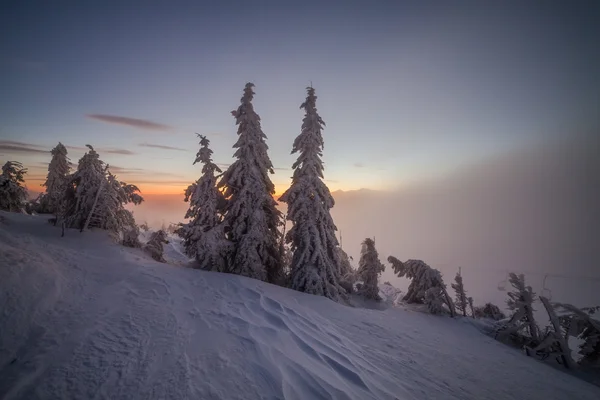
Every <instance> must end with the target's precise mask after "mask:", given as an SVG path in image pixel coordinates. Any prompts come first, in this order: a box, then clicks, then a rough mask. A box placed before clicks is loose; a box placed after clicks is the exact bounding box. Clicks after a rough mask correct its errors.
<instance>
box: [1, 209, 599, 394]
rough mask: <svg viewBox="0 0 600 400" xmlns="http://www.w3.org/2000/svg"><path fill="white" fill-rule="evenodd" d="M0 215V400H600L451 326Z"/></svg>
mask: <svg viewBox="0 0 600 400" xmlns="http://www.w3.org/2000/svg"><path fill="white" fill-rule="evenodd" d="M0 214H1V215H2V216H3V217H5V222H0V310H1V312H0V398H2V399H6V400H8V399H46V398H97V399H131V398H155V399H163V398H177V399H186V398H190V399H191V398H201V399H332V398H335V399H361V400H362V399H418V398H444V399H499V398H503V399H504V398H507V399H508V398H512V399H518V398H528V399H566V398H577V399H584V400H585V399H597V398H598V396H599V395H600V389H599V388H597V387H594V386H592V385H590V384H588V383H586V382H583V381H579V380H577V379H576V378H574V377H572V376H569V375H567V374H564V373H562V372H559V371H556V370H554V369H552V368H549V367H547V366H545V365H543V364H540V363H538V362H536V361H534V360H532V359H530V358H527V357H524V356H523V355H522V354H520V353H519V352H518V351H514V350H512V349H510V348H508V347H506V346H504V345H502V344H500V343H497V342H495V341H493V340H492V339H490V338H488V337H486V336H484V335H481V334H480V333H479V332H477V330H476V329H474V328H473V327H472V326H470V325H468V324H461V323H457V321H455V320H452V319H449V318H442V317H435V316H431V315H426V314H421V313H414V312H412V313H411V312H405V311H402V310H399V309H396V308H390V309H387V310H384V311H378V310H366V309H354V308H350V307H346V306H343V305H340V304H337V303H335V302H332V301H330V300H328V299H326V298H323V297H320V296H311V295H307V294H304V293H299V292H295V291H291V290H288V289H285V288H281V287H278V286H274V285H270V284H267V283H264V282H259V281H257V280H253V279H248V278H245V277H242V276H236V275H231V274H220V273H214V272H207V271H199V270H192V269H186V268H179V267H174V266H171V265H165V264H160V263H157V262H154V261H153V260H152V259H151V258H150V257H149V256H148V255H146V254H145V253H144V252H143V251H141V250H140V249H131V248H125V247H120V246H117V245H114V244H111V243H110V240H109V239H108V238H107V236H106V233H105V232H85V233H83V234H80V233H79V232H76V231H72V230H68V231H67V233H66V236H65V238H60V234H59V233H60V230H59V229H57V228H55V227H53V226H51V225H50V224H48V223H47V222H46V221H45V218H42V217H31V216H26V215H17V214H8V213H0Z"/></svg>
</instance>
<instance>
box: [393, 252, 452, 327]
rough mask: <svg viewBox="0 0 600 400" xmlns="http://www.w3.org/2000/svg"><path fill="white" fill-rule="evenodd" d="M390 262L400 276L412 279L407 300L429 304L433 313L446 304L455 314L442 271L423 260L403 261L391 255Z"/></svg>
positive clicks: (405, 298) (439, 310)
mask: <svg viewBox="0 0 600 400" xmlns="http://www.w3.org/2000/svg"><path fill="white" fill-rule="evenodd" d="M388 262H389V263H390V264H392V266H393V268H394V272H395V273H396V274H397V275H398V276H399V277H401V278H402V277H404V276H406V277H407V278H408V279H411V283H410V285H409V286H408V292H407V293H406V296H404V299H403V300H404V301H405V302H407V303H416V304H427V306H428V308H429V310H430V312H431V313H433V314H438V313H440V312H441V311H442V308H441V307H442V305H445V306H446V307H447V311H448V312H450V315H451V316H454V314H455V312H456V311H455V308H454V302H453V301H452V298H451V297H450V296H449V295H448V292H447V291H446V285H445V284H444V281H443V279H442V274H441V273H440V271H438V270H437V269H433V268H431V267H430V266H429V265H427V264H426V263H425V262H423V261H421V260H408V261H406V262H402V261H400V260H398V259H397V258H396V257H393V256H390V257H388Z"/></svg>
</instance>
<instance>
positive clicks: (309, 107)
mask: <svg viewBox="0 0 600 400" xmlns="http://www.w3.org/2000/svg"><path fill="white" fill-rule="evenodd" d="M307 91H308V95H307V97H306V100H305V101H304V103H302V105H301V106H300V108H303V109H304V111H305V115H304V119H303V120H302V131H301V133H300V134H299V135H298V136H297V137H296V139H295V140H294V144H293V147H292V154H294V153H299V155H298V158H297V160H296V162H295V163H294V164H293V165H292V168H293V170H294V174H293V177H292V184H291V186H290V188H289V189H288V190H287V191H286V192H285V193H284V194H283V195H282V196H281V197H280V198H279V200H280V201H283V202H285V203H287V205H288V214H287V219H288V220H289V221H292V222H293V223H294V226H293V227H292V228H291V229H290V231H289V232H288V233H287V235H286V241H287V242H288V243H290V244H291V246H292V253H293V257H292V288H293V289H295V290H299V291H301V292H306V293H311V294H316V295H320V296H326V297H328V298H330V299H332V300H335V301H338V300H339V299H340V297H344V296H345V290H344V289H343V288H342V287H341V286H340V283H339V281H340V260H339V253H338V246H339V243H338V240H337V238H336V236H335V231H336V230H337V228H336V226H335V224H334V223H333V219H332V218H331V214H330V211H329V210H330V209H331V208H332V207H333V205H334V200H333V197H332V196H331V193H330V192H329V188H327V186H326V185H325V183H324V182H323V161H322V160H321V156H322V151H323V136H322V134H321V131H322V130H323V127H324V126H325V123H324V122H323V120H322V119H321V117H320V116H319V114H318V113H317V108H316V100H317V96H316V95H315V90H314V89H313V88H312V87H310V88H307Z"/></svg>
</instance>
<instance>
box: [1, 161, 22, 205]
mask: <svg viewBox="0 0 600 400" xmlns="http://www.w3.org/2000/svg"><path fill="white" fill-rule="evenodd" d="M26 173H27V169H25V168H23V164H21V163H20V162H18V161H7V162H6V164H4V165H3V166H2V175H0V210H3V211H9V212H23V210H24V208H25V202H26V201H27V189H26V188H25V186H24V183H25V174H26Z"/></svg>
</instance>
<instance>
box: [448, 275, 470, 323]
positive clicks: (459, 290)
mask: <svg viewBox="0 0 600 400" xmlns="http://www.w3.org/2000/svg"><path fill="white" fill-rule="evenodd" d="M454 282H455V283H452V284H451V286H452V289H454V291H455V292H456V302H455V303H454V304H455V305H456V309H457V310H458V311H460V312H461V313H462V314H463V316H464V317H466V316H467V307H468V305H469V300H468V298H467V293H466V292H465V286H464V285H463V279H462V276H461V275H460V273H457V274H456V276H455V277H454Z"/></svg>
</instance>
